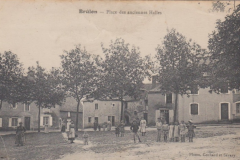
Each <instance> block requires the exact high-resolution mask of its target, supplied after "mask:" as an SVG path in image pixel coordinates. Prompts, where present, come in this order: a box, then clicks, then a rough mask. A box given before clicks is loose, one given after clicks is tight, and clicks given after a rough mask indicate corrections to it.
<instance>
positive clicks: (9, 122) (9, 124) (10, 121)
mask: <svg viewBox="0 0 240 160" xmlns="http://www.w3.org/2000/svg"><path fill="white" fill-rule="evenodd" d="M8 127H12V118H9V121H8Z"/></svg>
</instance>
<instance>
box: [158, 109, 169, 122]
mask: <svg viewBox="0 0 240 160" xmlns="http://www.w3.org/2000/svg"><path fill="white" fill-rule="evenodd" d="M160 118H161V119H162V120H163V121H166V123H167V124H169V110H160Z"/></svg>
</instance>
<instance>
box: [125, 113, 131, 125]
mask: <svg viewBox="0 0 240 160" xmlns="http://www.w3.org/2000/svg"><path fill="white" fill-rule="evenodd" d="M125 123H126V125H129V124H130V122H129V116H128V115H125Z"/></svg>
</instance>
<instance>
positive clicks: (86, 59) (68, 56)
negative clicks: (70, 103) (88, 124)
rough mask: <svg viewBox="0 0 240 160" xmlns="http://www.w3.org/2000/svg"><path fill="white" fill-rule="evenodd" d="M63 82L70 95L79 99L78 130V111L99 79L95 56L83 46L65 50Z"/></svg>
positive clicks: (62, 62) (62, 58) (62, 61)
mask: <svg viewBox="0 0 240 160" xmlns="http://www.w3.org/2000/svg"><path fill="white" fill-rule="evenodd" d="M60 57H61V64H62V69H61V74H62V76H63V78H62V84H63V87H64V88H65V90H66V91H67V93H68V95H69V96H72V97H73V98H74V99H75V100H76V101H77V116H76V130H78V113H79V105H80V101H81V99H82V98H83V97H84V96H85V95H87V94H91V93H93V92H94V91H95V90H96V88H97V86H96V83H97V81H98V68H97V63H96V61H95V59H94V57H93V56H92V55H91V54H89V53H88V52H87V51H86V50H85V49H81V46H80V45H78V46H76V48H75V49H72V50H70V51H68V52H67V51H65V54H63V55H61V56H60Z"/></svg>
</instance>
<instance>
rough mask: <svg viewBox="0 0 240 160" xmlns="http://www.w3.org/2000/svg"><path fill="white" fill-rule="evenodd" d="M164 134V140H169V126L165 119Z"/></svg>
mask: <svg viewBox="0 0 240 160" xmlns="http://www.w3.org/2000/svg"><path fill="white" fill-rule="evenodd" d="M162 128H163V135H164V142H167V137H168V136H167V135H168V132H169V126H168V124H167V122H166V121H164V124H163V127H162Z"/></svg>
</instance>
